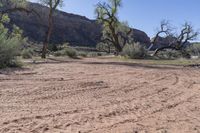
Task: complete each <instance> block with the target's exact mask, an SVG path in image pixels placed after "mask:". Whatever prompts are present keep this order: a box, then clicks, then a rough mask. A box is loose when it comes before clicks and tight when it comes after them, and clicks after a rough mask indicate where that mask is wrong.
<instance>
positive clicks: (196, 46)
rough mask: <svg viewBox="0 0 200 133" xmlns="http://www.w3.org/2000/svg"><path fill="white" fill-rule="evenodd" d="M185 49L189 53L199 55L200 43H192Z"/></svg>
mask: <svg viewBox="0 0 200 133" xmlns="http://www.w3.org/2000/svg"><path fill="white" fill-rule="evenodd" d="M186 50H187V52H188V53H189V54H190V55H192V56H198V57H200V43H196V44H192V45H190V46H188V47H187V49H186Z"/></svg>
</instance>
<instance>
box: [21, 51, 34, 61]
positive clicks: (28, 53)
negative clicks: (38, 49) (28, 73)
mask: <svg viewBox="0 0 200 133" xmlns="http://www.w3.org/2000/svg"><path fill="white" fill-rule="evenodd" d="M33 55H34V51H33V49H31V48H28V49H24V50H23V51H22V58H24V59H31V58H32V56H33Z"/></svg>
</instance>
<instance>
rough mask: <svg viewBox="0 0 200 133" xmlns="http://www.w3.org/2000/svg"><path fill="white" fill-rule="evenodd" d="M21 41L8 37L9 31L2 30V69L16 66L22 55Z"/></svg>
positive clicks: (0, 55) (0, 59) (0, 34)
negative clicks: (20, 54) (18, 57)
mask: <svg viewBox="0 0 200 133" xmlns="http://www.w3.org/2000/svg"><path fill="white" fill-rule="evenodd" d="M20 44H21V39H19V38H18V37H15V36H10V35H8V31H7V29H5V28H4V27H1V28H0V68H4V67H10V66H16V65H17V60H16V57H17V55H19V53H20Z"/></svg>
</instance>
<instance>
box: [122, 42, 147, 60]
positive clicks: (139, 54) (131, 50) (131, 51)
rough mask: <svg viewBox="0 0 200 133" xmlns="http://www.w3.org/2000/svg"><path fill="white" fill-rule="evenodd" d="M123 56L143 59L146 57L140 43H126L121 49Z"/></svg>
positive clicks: (145, 51)
mask: <svg viewBox="0 0 200 133" xmlns="http://www.w3.org/2000/svg"><path fill="white" fill-rule="evenodd" d="M122 55H123V56H127V57H129V58H131V59H143V58H146V57H147V55H148V54H147V50H146V49H145V47H144V46H143V45H142V44H140V43H134V44H127V45H126V46H125V47H124V48H123V51H122Z"/></svg>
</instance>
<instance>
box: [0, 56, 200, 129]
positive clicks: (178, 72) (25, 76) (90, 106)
mask: <svg viewBox="0 0 200 133" xmlns="http://www.w3.org/2000/svg"><path fill="white" fill-rule="evenodd" d="M199 77H200V69H199V68H191V67H183V66H169V65H165V66H162V65H145V64H137V63H129V62H124V61H117V60H112V59H97V58H88V59H87V58H86V59H78V60H71V59H69V60H66V61H56V60H49V61H46V62H35V63H30V64H29V65H27V66H25V67H24V68H21V69H11V70H10V69H9V70H7V71H1V74H0V132H1V133H200V78H199Z"/></svg>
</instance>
